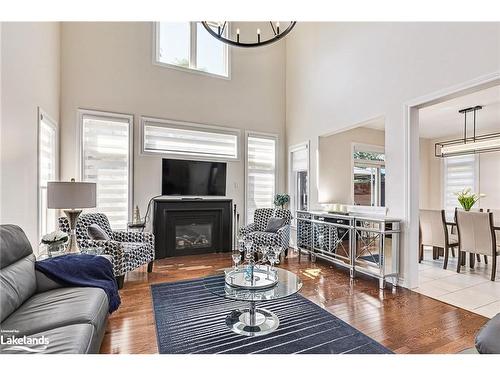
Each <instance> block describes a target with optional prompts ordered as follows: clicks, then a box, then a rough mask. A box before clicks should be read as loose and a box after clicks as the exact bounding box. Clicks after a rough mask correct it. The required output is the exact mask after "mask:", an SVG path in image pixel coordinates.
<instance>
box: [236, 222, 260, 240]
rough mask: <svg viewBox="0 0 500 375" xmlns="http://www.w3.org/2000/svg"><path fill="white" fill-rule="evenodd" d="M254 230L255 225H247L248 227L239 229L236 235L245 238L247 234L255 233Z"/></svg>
mask: <svg viewBox="0 0 500 375" xmlns="http://www.w3.org/2000/svg"><path fill="white" fill-rule="evenodd" d="M256 230H257V225H255V223H251V224H248V225H245V226H243V227H241V228H240V229H239V230H238V235H239V236H240V237H243V236H246V235H247V234H248V233H252V232H255V231H256Z"/></svg>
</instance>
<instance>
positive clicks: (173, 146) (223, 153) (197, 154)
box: [142, 117, 240, 161]
mask: <svg viewBox="0 0 500 375" xmlns="http://www.w3.org/2000/svg"><path fill="white" fill-rule="evenodd" d="M239 134H240V133H239V131H238V130H232V129H226V128H222V127H216V126H209V125H202V124H193V123H184V122H178V121H170V120H160V119H154V118H145V117H143V118H142V141H143V146H142V151H143V152H144V153H160V154H165V155H172V156H182V157H186V156H188V157H190V158H197V159H221V160H233V161H234V160H237V159H238V144H239V141H238V140H239Z"/></svg>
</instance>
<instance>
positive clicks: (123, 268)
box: [58, 213, 155, 288]
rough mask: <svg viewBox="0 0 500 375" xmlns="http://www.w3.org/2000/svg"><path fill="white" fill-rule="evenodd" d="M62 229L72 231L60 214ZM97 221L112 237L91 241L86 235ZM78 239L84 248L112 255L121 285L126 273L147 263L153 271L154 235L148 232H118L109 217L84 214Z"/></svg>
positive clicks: (77, 226)
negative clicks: (101, 250) (88, 229)
mask: <svg viewBox="0 0 500 375" xmlns="http://www.w3.org/2000/svg"><path fill="white" fill-rule="evenodd" d="M58 220H59V228H60V229H61V230H62V231H64V232H66V233H69V231H70V230H69V223H68V219H67V218H66V217H60V218H59V219H58ZM91 224H97V225H99V227H101V228H102V229H103V230H104V231H105V232H106V234H107V235H108V236H109V238H111V240H92V239H90V238H89V236H88V234H87V227H88V226H89V225H91ZM75 230H76V241H77V242H78V246H79V247H80V248H81V249H85V248H89V247H96V246H98V247H102V248H103V249H104V254H108V255H111V256H112V257H113V270H114V273H115V277H116V280H117V282H118V287H119V288H121V287H122V286H123V281H124V277H125V274H126V273H127V272H129V271H132V270H134V269H136V268H137V267H140V266H142V265H144V264H147V265H148V272H151V271H152V270H153V260H154V258H155V246H154V236H153V234H152V233H149V232H117V231H113V230H111V226H110V225H109V221H108V218H107V217H106V215H104V214H99V213H92V214H82V215H80V216H79V218H78V221H77V223H76V228H75Z"/></svg>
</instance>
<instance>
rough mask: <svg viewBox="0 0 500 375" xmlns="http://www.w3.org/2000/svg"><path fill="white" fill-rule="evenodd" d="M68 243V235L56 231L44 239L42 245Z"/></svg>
mask: <svg viewBox="0 0 500 375" xmlns="http://www.w3.org/2000/svg"><path fill="white" fill-rule="evenodd" d="M66 241H68V234H67V233H66V232H63V231H62V230H56V231H54V232H51V233H48V234H46V235H45V236H43V237H42V243H45V244H57V243H64V242H66Z"/></svg>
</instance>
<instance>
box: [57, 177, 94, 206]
mask: <svg viewBox="0 0 500 375" xmlns="http://www.w3.org/2000/svg"><path fill="white" fill-rule="evenodd" d="M95 206H96V184H95V183H93V182H49V183H47V207H48V208H60V209H69V208H92V207H95Z"/></svg>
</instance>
